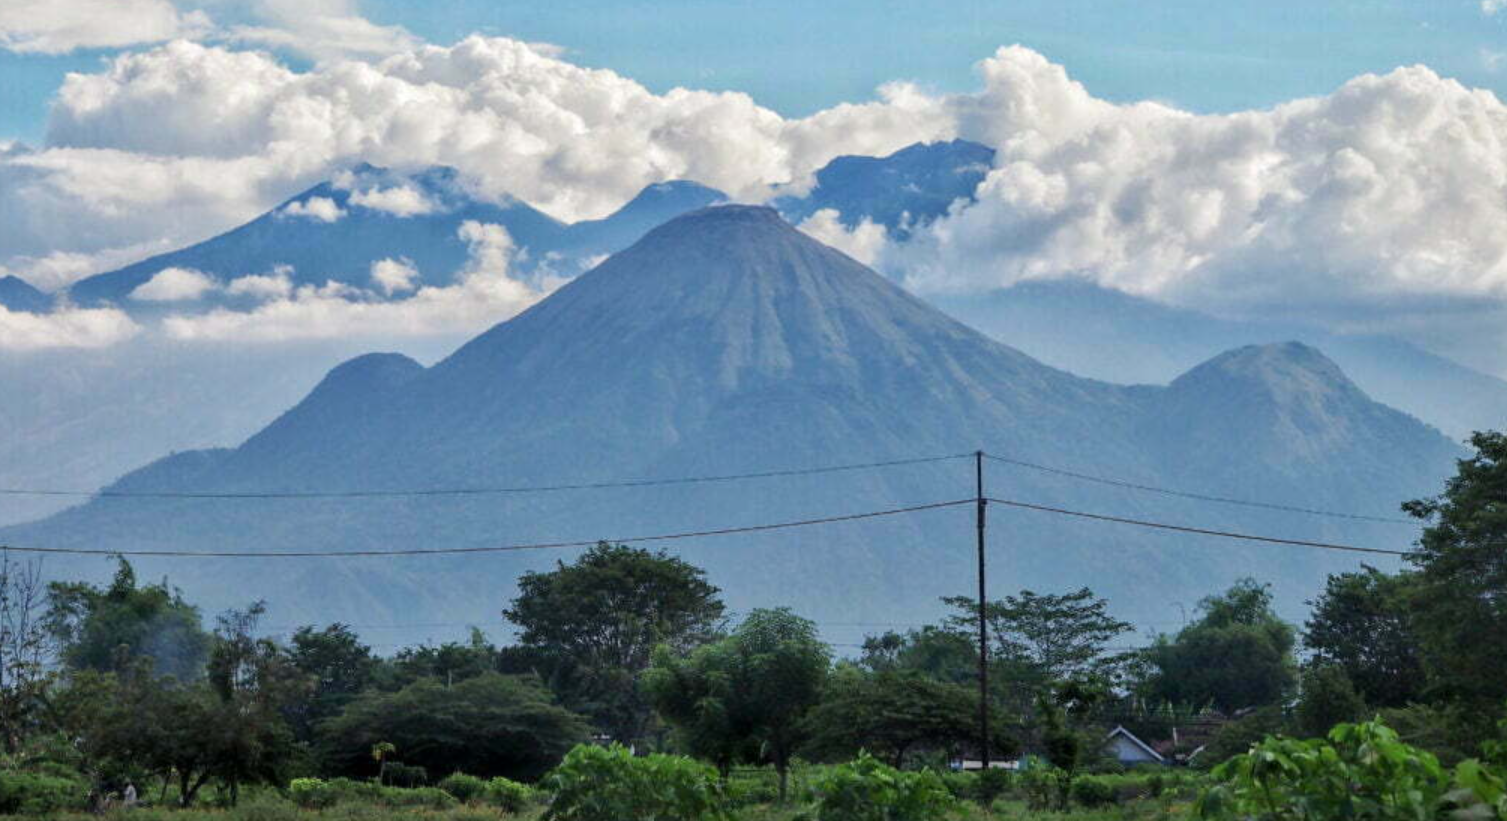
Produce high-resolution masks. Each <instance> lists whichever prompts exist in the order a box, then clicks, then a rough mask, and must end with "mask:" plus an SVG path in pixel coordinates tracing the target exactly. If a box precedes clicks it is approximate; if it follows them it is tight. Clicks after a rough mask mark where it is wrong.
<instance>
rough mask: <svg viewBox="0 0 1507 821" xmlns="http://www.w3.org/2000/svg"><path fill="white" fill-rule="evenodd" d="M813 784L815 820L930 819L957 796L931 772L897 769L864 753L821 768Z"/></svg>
mask: <svg viewBox="0 0 1507 821" xmlns="http://www.w3.org/2000/svg"><path fill="white" fill-rule="evenodd" d="M813 789H814V791H815V793H816V796H817V805H816V817H817V818H818V819H819V820H820V821H932V819H939V818H942V817H944V816H946V815H947V813H948V812H949V811H950V810H951V809H952V807H953V805H954V803H955V801H956V799H954V798H953V797H952V794H951V793H950V792H948V790H947V785H946V784H944V783H943V781H942V778H941V776H939V775H937V774H936V773H935V772H932V771H931V770H923V771H921V772H911V773H907V772H901V771H899V770H896V769H895V768H894V767H890V766H888V765H887V764H884V763H882V762H880V761H879V760H878V759H876V758H874V757H873V756H871V755H869V754H868V753H867V752H860V753H859V754H858V758H856V759H854V760H852V761H849V762H848V763H846V764H841V765H839V766H836V767H833V768H832V769H831V770H829V771H827V772H826V773H824V774H823V775H822V776H820V777H819V778H818V779H817V781H816V783H815V784H814V785H813Z"/></svg>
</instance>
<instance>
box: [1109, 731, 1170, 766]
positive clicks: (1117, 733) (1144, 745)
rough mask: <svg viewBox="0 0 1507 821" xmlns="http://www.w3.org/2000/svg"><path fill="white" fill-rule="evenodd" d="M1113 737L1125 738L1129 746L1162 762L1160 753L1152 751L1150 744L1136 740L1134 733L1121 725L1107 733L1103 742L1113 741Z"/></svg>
mask: <svg viewBox="0 0 1507 821" xmlns="http://www.w3.org/2000/svg"><path fill="white" fill-rule="evenodd" d="M1115 736H1121V737H1123V738H1125V739H1126V740H1128V741H1129V742H1130V743H1131V744H1134V745H1135V746H1136V747H1138V748H1139V749H1141V750H1142V751H1144V752H1145V753H1146V754H1147V755H1149V756H1151V757H1152V758H1154V759H1156V760H1157V761H1162V760H1164V759H1163V758H1162V754H1161V753H1159V752H1157V751H1156V750H1154V749H1152V747H1151V745H1150V744H1147V743H1146V742H1144V741H1142V740H1140V739H1139V738H1137V737H1136V734H1135V733H1132V732H1131V731H1129V730H1127V729H1125V727H1124V726H1123V725H1122V726H1117V727H1115V728H1114V729H1113V730H1110V731H1109V735H1107V736H1105V737H1104V740H1105V741H1111V740H1113V739H1114V738H1115Z"/></svg>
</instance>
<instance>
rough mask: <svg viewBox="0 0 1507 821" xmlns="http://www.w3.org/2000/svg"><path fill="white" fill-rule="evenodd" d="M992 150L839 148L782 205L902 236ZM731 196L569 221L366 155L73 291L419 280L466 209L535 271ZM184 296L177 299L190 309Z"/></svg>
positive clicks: (681, 198) (941, 209)
mask: <svg viewBox="0 0 1507 821" xmlns="http://www.w3.org/2000/svg"><path fill="white" fill-rule="evenodd" d="M993 156H994V152H993V150H992V149H990V148H987V147H985V146H982V145H979V144H977V143H970V142H966V141H962V140H956V141H953V142H944V143H930V144H920V143H918V144H916V145H913V146H910V147H908V148H905V149H903V150H901V151H898V152H896V153H894V154H891V155H889V156H887V157H855V156H843V157H838V158H836V159H834V160H833V161H832V162H831V163H829V164H828V165H827V166H825V167H824V168H822V169H821V170H820V171H818V172H817V173H816V183H815V186H814V187H813V188H812V189H811V190H810V191H809V192H806V193H805V194H803V195H800V196H796V195H784V196H781V197H778V198H777V199H776V200H775V201H774V203H773V205H774V206H775V207H776V208H778V209H779V210H780V211H781V213H783V214H785V216H786V217H787V218H789V219H791V220H792V221H793V222H799V221H800V220H802V219H804V218H806V217H808V216H810V215H811V214H813V213H815V212H816V211H818V210H820V209H823V208H833V209H836V210H837V211H838V212H839V214H840V215H841V219H842V221H843V222H844V224H847V225H849V226H852V225H856V224H858V222H860V221H861V220H863V219H871V220H873V221H875V222H878V223H881V224H883V225H885V226H886V227H888V228H889V229H890V230H891V232H892V233H893V234H895V236H897V237H905V236H908V235H909V228H910V226H912V225H915V224H921V223H925V222H929V221H931V220H932V219H935V218H936V217H937V216H940V215H941V214H943V213H945V212H946V210H947V207H948V206H949V205H951V204H952V203H953V202H954V201H956V200H958V199H965V198H970V197H972V196H973V190H974V189H975V188H976V187H977V186H978V183H979V182H980V181H981V180H982V179H983V177H984V174H985V173H986V172H987V171H988V168H989V164H990V162H991V161H992V159H993ZM726 199H727V196H726V195H725V194H723V193H722V192H720V191H717V190H716V189H713V188H709V187H707V186H704V185H701V184H699V183H695V182H690V181H686V180H675V181H669V182H663V183H656V184H654V185H650V186H648V187H647V188H645V189H644V190H643V191H642V192H640V193H639V194H638V196H636V197H634V198H633V199H632V200H630V201H629V202H628V203H626V204H625V205H624V206H623V207H622V208H620V209H618V210H617V211H616V212H614V213H613V214H611V215H610V216H607V217H605V218H603V219H599V220H585V221H581V222H577V223H572V224H568V225H567V224H565V223H562V222H560V221H558V220H556V219H554V218H553V217H550V216H549V215H547V214H544V213H543V212H541V211H539V210H538V209H535V208H534V207H532V206H530V205H529V204H527V203H524V202H520V201H516V200H511V201H505V202H501V203H497V202H492V201H490V200H488V199H486V198H483V197H481V196H479V195H478V194H477V193H476V192H475V191H474V190H472V189H471V188H470V187H469V186H468V184H467V183H466V182H465V181H464V180H463V179H462V178H461V177H460V176H459V175H458V173H457V172H456V171H455V170H454V169H452V168H446V167H442V166H437V167H433V168H428V169H423V170H420V171H417V172H414V173H399V172H396V171H392V170H390V169H385V168H379V167H376V166H372V165H369V164H362V165H359V166H357V167H355V168H353V169H351V170H350V171H348V172H346V173H343V174H340V175H338V176H337V177H336V178H335V179H333V180H329V181H325V182H322V183H319V184H318V185H315V186H314V187H312V188H309V189H308V190H306V191H303V192H302V193H300V194H297V195H296V196H294V197H291V198H290V199H288V200H286V201H284V202H283V203H281V204H279V205H278V206H277V207H276V208H274V209H272V210H271V211H269V212H267V213H265V214H263V215H261V216H260V217H257V218H256V219H254V220H252V221H251V222H249V223H246V224H245V225H242V226H239V227H237V228H234V229H232V230H230V231H227V232H226V233H224V234H221V235H219V236H216V237H212V238H210V239H208V240H205V241H203V242H200V243H197V244H194V245H191V246H189V247H187V248H183V249H180V250H177V251H172V252H170V253H166V254H160V255H158V256H154V257H151V258H149V259H145V260H141V261H140V262H136V263H132V264H131V265H127V266H125V267H124V268H120V269H117V270H114V271H108V272H105V273H101V274H96V275H94V276H91V277H88V278H86V279H83V280H81V281H79V282H77V283H75V284H74V285H73V286H72V287H71V288H69V295H70V298H71V299H72V300H73V301H74V302H76V303H77V304H80V305H86V306H90V305H99V304H103V303H114V304H117V305H123V306H127V307H131V308H133V309H134V310H135V311H137V312H143V313H154V312H160V311H161V310H163V307H162V305H161V304H154V303H151V302H144V301H140V300H133V299H132V292H134V291H135V290H136V289H137V288H138V287H140V286H142V285H144V284H146V283H147V282H148V281H150V280H151V279H152V277H154V276H155V275H157V274H158V273H160V272H161V271H163V270H166V269H169V268H182V269H190V270H195V271H200V272H203V273H206V274H209V275H211V276H212V277H214V278H215V279H217V280H218V281H220V282H221V284H224V283H227V282H229V281H230V280H232V279H235V278H238V277H242V276H246V275H248V274H268V273H272V272H274V271H277V270H286V271H287V272H288V274H289V276H290V278H291V280H292V282H293V284H294V285H313V286H320V285H323V284H324V283H325V282H327V281H330V280H334V281H337V282H341V283H344V284H346V285H350V286H353V287H359V288H366V287H369V286H371V284H372V282H371V269H372V265H373V264H374V263H376V262H378V261H380V260H383V259H401V260H407V261H408V262H409V263H411V264H412V265H413V267H415V268H416V269H417V270H418V272H419V277H418V279H417V281H416V282H415V284H416V285H423V284H429V285H439V284H448V283H449V282H450V281H451V278H452V277H453V275H454V274H455V272H456V271H458V270H460V269H461V267H462V266H463V265H464V264H465V263H466V260H467V254H468V250H469V249H468V246H467V244H466V241H465V240H464V239H462V238H461V236H460V235H459V229H460V226H461V225H462V224H463V223H465V222H466V221H468V220H474V221H477V222H482V223H490V224H496V225H501V226H503V227H505V228H506V229H507V230H508V233H509V235H510V236H511V237H512V239H513V241H514V244H515V245H517V246H518V247H520V248H524V249H527V253H526V254H523V255H520V256H519V257H517V258H516V259H515V261H514V264H515V265H517V266H518V267H519V268H520V269H521V270H522V271H523V272H524V273H528V272H530V271H543V272H548V273H551V274H555V275H560V276H567V277H568V276H574V275H576V274H578V273H580V272H581V271H583V270H585V269H586V268H589V267H590V266H591V265H592V264H594V263H595V262H596V261H597V260H599V259H601V258H602V257H605V256H606V255H608V254H611V253H614V252H616V251H620V250H622V249H623V248H626V247H627V246H628V245H630V244H632V243H633V242H634V241H635V240H637V239H638V238H639V237H641V236H643V235H644V233H645V232H647V231H648V230H649V229H651V228H653V227H655V226H656V225H659V224H660V223H663V222H665V221H666V220H669V219H671V218H673V217H676V216H679V215H681V214H684V213H686V212H688V211H693V210H696V209H698V208H704V207H706V206H709V205H712V204H714V203H718V202H722V201H725V200H726ZM227 299H229V300H231V301H233V298H232V297H228V296H227V295H225V294H223V293H213V292H208V293H205V294H202V295H200V296H197V297H195V298H194V299H193V300H191V301H192V302H197V303H199V304H200V305H201V306H202V307H210V306H212V305H215V304H220V303H222V302H224V301H226V300H227ZM185 302H186V301H176V302H174V303H173V304H172V306H171V307H172V309H173V310H179V311H181V310H184V309H185V307H187V305H186V304H185Z"/></svg>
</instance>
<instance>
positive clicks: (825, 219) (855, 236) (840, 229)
mask: <svg viewBox="0 0 1507 821" xmlns="http://www.w3.org/2000/svg"><path fill="white" fill-rule="evenodd" d="M796 227H797V228H799V229H800V230H801V231H803V232H805V233H806V234H807V235H808V236H810V237H811V238H812V239H815V240H816V241H818V242H821V243H824V244H826V245H830V246H832V247H833V248H836V249H837V250H839V251H841V252H843V253H844V254H847V255H848V256H850V257H852V258H853V259H856V260H858V261H859V262H862V263H863V264H864V265H871V266H875V265H879V264H880V256H881V255H882V254H883V253H884V251H885V248H886V247H887V246H888V244H889V242H888V239H889V238H888V234H887V233H886V229H885V227H884V226H883V225H880V224H878V223H875V222H873V221H872V220H870V219H868V218H867V217H865V218H863V219H862V220H860V221H859V223H858V224H857V225H855V226H853V228H852V230H849V229H848V228H847V227H846V226H844V225H843V224H842V222H841V215H840V214H838V213H837V209H835V208H822V209H820V210H818V211H817V212H816V213H814V214H812V215H811V216H809V217H807V218H806V219H804V220H802V221H801V224H800V225H797V226H796Z"/></svg>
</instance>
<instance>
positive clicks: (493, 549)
mask: <svg viewBox="0 0 1507 821" xmlns="http://www.w3.org/2000/svg"><path fill="white" fill-rule="evenodd" d="M974 503H975V500H973V499H958V500H955V501H951V502H933V503H932V504H926V505H913V506H911V507H897V508H891V509H889V510H875V511H870V512H867V513H850V514H846V515H842V516H826V517H823V518H820V519H802V520H798V521H793V522H776V523H773V524H762V525H746V526H743V527H724V528H717V529H715V530H695V531H690V532H687V533H664V534H657V535H654V536H632V537H628V538H611V539H588V540H586V541H578V542H539V543H534V544H512V545H491V546H487V547H441V548H427V549H426V548H413V549H402V550H333V551H329V552H319V551H291V552H275V553H251V552H244V551H210V552H194V551H185V550H105V549H98V548H83V547H15V546H6V545H0V551H4V550H14V551H16V552H17V553H65V554H72V555H81V556H156V557H164V556H170V557H176V558H190V559H192V558H202V559H325V558H357V557H374V556H442V555H457V554H471V553H507V552H512V551H519V550H557V549H564V548H573V547H591V546H593V545H596V544H597V543H599V542H612V543H616V544H631V543H635V542H667V541H673V540H677V539H697V538H704V537H711V536H731V535H735V534H739V533H759V532H763V531H768V530H784V529H787V528H794V527H809V526H812V525H824V524H835V523H838V522H852V521H857V520H860V519H876V518H879V517H881V516H898V515H901V514H906V513H919V512H921V511H924V510H937V509H939V508H944V507H956V506H958V505H965V504H968V505H971V504H974Z"/></svg>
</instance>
